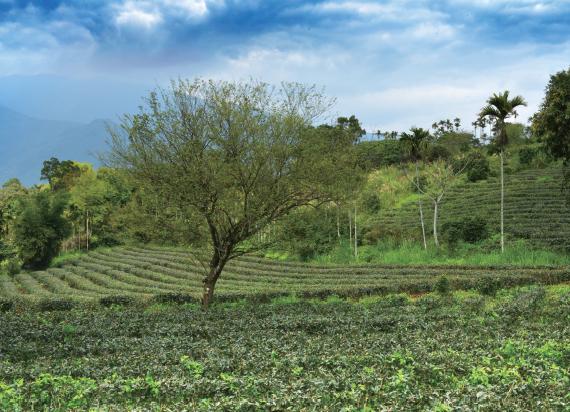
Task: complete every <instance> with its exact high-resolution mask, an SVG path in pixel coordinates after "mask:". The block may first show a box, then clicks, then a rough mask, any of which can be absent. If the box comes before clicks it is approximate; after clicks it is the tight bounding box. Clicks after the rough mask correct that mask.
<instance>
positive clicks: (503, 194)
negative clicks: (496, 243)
mask: <svg viewBox="0 0 570 412" xmlns="http://www.w3.org/2000/svg"><path fill="white" fill-rule="evenodd" d="M500 157H501V253H504V252H505V216H504V211H505V172H504V159H503V157H504V156H503V149H501V153H500Z"/></svg>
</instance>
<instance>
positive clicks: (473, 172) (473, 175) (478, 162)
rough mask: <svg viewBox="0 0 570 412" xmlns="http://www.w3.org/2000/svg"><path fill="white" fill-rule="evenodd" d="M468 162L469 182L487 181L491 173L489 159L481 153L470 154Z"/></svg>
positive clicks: (466, 169)
mask: <svg viewBox="0 0 570 412" xmlns="http://www.w3.org/2000/svg"><path fill="white" fill-rule="evenodd" d="M466 162H467V166H466V167H465V173H466V174H467V180H468V181H470V182H478V181H479V180H485V179H487V177H489V174H490V173H491V168H490V166H489V159H488V158H487V156H485V155H484V154H483V153H481V152H480V151H473V152H471V153H469V157H468V158H467V160H466Z"/></svg>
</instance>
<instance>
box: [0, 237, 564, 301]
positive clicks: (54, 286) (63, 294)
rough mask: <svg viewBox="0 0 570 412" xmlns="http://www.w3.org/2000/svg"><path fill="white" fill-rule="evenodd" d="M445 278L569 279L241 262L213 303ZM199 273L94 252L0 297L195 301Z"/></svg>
mask: <svg viewBox="0 0 570 412" xmlns="http://www.w3.org/2000/svg"><path fill="white" fill-rule="evenodd" d="M442 275H445V276H446V277H447V278H448V279H449V281H450V284H451V288H453V289H467V288H475V287H480V286H481V282H484V281H486V279H488V276H487V275H492V278H493V279H494V280H493V282H496V283H497V285H499V286H513V285H522V284H532V283H545V284H553V283H558V282H561V281H567V280H570V273H569V272H568V270H567V269H566V268H563V267H562V268H561V267H555V266H551V267H547V266H542V267H518V268H517V267H513V266H496V267H491V266H488V267H470V266H435V265H431V266H429V265H427V266H426V265H423V266H401V265H351V266H342V265H326V266H325V265H311V264H303V263H294V262H278V261H274V260H269V259H263V258H258V257H253V256H249V257H242V258H240V259H237V260H234V261H231V262H230V263H228V265H227V267H226V270H225V272H224V273H223V275H222V278H221V279H220V281H219V282H218V286H217V294H216V298H217V299H218V300H228V299H229V300H236V299H242V298H248V299H254V300H259V299H261V300H263V299H270V298H271V297H276V296H281V295H288V294H297V295H298V296H300V297H305V298H311V297H318V298H325V297H327V296H330V295H337V296H344V297H354V298H358V297H361V296H367V295H373V294H385V293H397V292H408V293H423V292H429V291H431V290H433V288H434V284H435V283H436V282H437V280H438V279H439V278H440V277H441V276H442ZM202 276H203V271H202V267H201V266H200V265H199V264H198V263H196V262H195V261H194V259H192V258H191V255H190V253H188V251H185V250H183V249H175V248H164V247H159V248H157V247H146V248H137V247H121V248H111V249H100V250H97V251H93V252H90V253H88V254H85V255H81V256H80V257H78V258H77V259H74V260H71V261H68V262H67V263H65V264H63V265H62V266H61V267H57V268H50V269H47V270H46V271H40V272H31V273H20V274H18V275H16V276H14V277H8V276H0V297H3V298H5V299H8V300H16V301H27V302H31V303H38V302H41V301H45V300H48V301H49V300H58V299H64V300H72V301H76V302H98V301H100V300H101V299H106V298H107V297H109V296H116V295H121V296H127V297H129V298H133V299H138V300H149V299H153V298H154V299H159V300H161V299H162V300H174V301H180V300H183V301H194V302H197V301H198V299H199V298H200V296H201V293H202Z"/></svg>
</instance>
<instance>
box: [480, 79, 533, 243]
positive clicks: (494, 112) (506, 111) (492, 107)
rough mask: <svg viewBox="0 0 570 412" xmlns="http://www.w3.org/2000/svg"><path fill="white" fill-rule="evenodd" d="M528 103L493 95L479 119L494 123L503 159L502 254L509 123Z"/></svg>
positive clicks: (501, 95) (505, 96)
mask: <svg viewBox="0 0 570 412" xmlns="http://www.w3.org/2000/svg"><path fill="white" fill-rule="evenodd" d="M526 105H527V103H526V101H525V100H524V98H523V97H522V96H515V97H513V98H512V99H509V91H508V90H505V91H504V92H503V93H498V94H497V93H493V95H492V96H491V97H489V99H488V100H487V104H486V105H485V106H484V107H483V108H482V109H481V111H480V112H479V119H484V118H489V119H490V120H491V121H493V122H494V131H495V143H496V144H497V146H498V147H499V155H500V157H501V252H504V251H505V231H504V204H505V183H504V182H505V180H504V151H505V148H506V146H507V144H508V143H509V142H508V140H509V139H508V135H507V122H506V119H507V118H509V117H510V116H513V117H517V112H516V108H517V107H519V106H526Z"/></svg>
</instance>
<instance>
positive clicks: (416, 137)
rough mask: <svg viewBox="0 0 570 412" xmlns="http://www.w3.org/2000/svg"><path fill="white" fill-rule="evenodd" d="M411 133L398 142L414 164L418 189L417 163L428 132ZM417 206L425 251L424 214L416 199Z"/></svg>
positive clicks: (416, 131)
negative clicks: (402, 144)
mask: <svg viewBox="0 0 570 412" xmlns="http://www.w3.org/2000/svg"><path fill="white" fill-rule="evenodd" d="M410 131H411V133H405V132H404V133H402V136H401V137H400V141H401V142H402V143H404V147H405V149H406V151H407V153H408V158H409V159H410V160H411V161H412V162H414V164H415V166H416V182H415V183H414V184H415V186H416V187H417V188H418V189H419V187H420V174H419V168H418V163H419V162H420V160H421V159H422V157H423V154H424V151H425V149H426V147H427V145H428V143H429V140H430V139H431V136H430V134H429V131H428V130H424V129H422V128H417V127H412V128H411V129H410ZM418 205H419V208H420V223H421V225H422V236H423V240H424V249H427V242H426V229H425V225H424V212H423V208H422V200H421V199H418Z"/></svg>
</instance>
